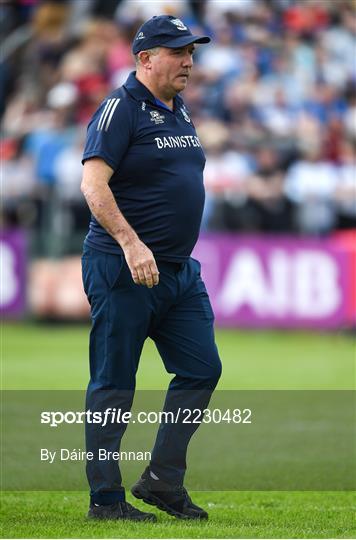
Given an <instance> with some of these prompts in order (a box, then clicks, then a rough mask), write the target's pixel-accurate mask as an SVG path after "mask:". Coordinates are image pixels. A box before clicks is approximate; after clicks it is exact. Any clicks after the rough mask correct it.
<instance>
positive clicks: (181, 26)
mask: <svg viewBox="0 0 356 540" xmlns="http://www.w3.org/2000/svg"><path fill="white" fill-rule="evenodd" d="M170 22H171V23H172V24H174V25H175V26H176V27H177V28H178V30H188V28H187V27H186V26H185V24H184V23H183V22H182V21H181V20H180V19H171V20H170Z"/></svg>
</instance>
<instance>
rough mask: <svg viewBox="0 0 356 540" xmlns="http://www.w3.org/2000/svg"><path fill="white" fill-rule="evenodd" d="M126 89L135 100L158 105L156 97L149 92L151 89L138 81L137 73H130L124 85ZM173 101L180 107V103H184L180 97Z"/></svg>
mask: <svg viewBox="0 0 356 540" xmlns="http://www.w3.org/2000/svg"><path fill="white" fill-rule="evenodd" d="M124 87H125V88H126V90H127V91H128V92H129V94H131V96H132V97H133V98H135V99H136V100H137V101H140V100H142V101H145V100H148V101H150V102H151V103H153V104H154V105H157V99H156V98H155V96H154V95H153V94H152V93H151V92H150V91H149V89H148V88H147V87H146V86H145V85H144V84H142V82H140V81H139V80H138V79H136V71H132V72H131V73H130V75H129V76H128V79H127V81H126V82H125V84H124ZM173 101H174V103H175V105H178V104H179V103H181V102H182V98H181V97H180V96H179V95H177V96H175V98H174V100H173ZM158 102H159V100H158ZM166 108H168V107H166ZM174 108H175V107H174Z"/></svg>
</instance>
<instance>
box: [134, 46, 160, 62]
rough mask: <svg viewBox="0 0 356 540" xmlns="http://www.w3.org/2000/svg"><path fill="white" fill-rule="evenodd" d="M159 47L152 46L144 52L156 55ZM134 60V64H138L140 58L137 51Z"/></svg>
mask: <svg viewBox="0 0 356 540" xmlns="http://www.w3.org/2000/svg"><path fill="white" fill-rule="evenodd" d="M159 49H160V47H153V48H152V49H147V50H146V52H148V53H149V54H152V55H156V54H158V52H159ZM140 52H141V51H140ZM135 62H136V66H139V65H140V64H141V60H140V57H139V56H138V53H137V54H135Z"/></svg>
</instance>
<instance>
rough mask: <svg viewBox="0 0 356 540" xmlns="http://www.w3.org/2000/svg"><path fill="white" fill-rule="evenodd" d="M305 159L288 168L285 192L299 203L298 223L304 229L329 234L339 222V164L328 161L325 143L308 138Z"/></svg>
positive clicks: (304, 152)
mask: <svg viewBox="0 0 356 540" xmlns="http://www.w3.org/2000/svg"><path fill="white" fill-rule="evenodd" d="M301 152H302V156H301V159H299V160H297V161H296V162H295V163H293V164H292V165H291V167H290V168H289V170H288V171H287V176H286V182H285V193H286V196H287V197H288V199H289V200H290V201H291V202H292V203H294V204H295V205H296V213H295V218H296V225H297V227H298V229H299V230H300V231H301V232H302V233H306V234H314V235H315V234H325V233H328V232H329V231H331V230H332V228H333V227H334V226H335V224H336V207H335V202H334V193H335V190H336V186H337V175H336V169H335V166H334V165H333V164H332V163H330V162H328V161H325V160H324V158H323V155H322V152H321V145H320V143H319V142H317V141H316V140H314V139H312V140H309V139H304V141H303V145H302V148H301Z"/></svg>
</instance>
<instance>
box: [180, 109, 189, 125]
mask: <svg viewBox="0 0 356 540" xmlns="http://www.w3.org/2000/svg"><path fill="white" fill-rule="evenodd" d="M180 111H181V113H182V115H183V118H184V120H185V121H186V122H189V124H190V118H189V115H188V113H187V109H186V108H185V107H181V108H180Z"/></svg>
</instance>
